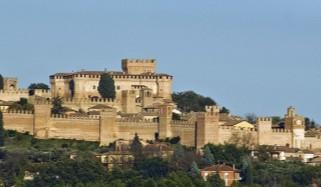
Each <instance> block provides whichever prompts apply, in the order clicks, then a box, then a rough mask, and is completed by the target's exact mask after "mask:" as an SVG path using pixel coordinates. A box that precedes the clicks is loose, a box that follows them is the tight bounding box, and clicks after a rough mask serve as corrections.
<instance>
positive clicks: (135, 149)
mask: <svg viewBox="0 0 321 187" xmlns="http://www.w3.org/2000/svg"><path fill="white" fill-rule="evenodd" d="M130 150H131V152H132V153H133V155H134V157H135V160H136V161H137V160H140V159H142V157H143V145H142V143H141V142H140V140H139V136H138V134H137V133H136V134H135V137H134V139H133V142H132V144H131V146H130Z"/></svg>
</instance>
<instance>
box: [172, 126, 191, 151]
mask: <svg viewBox="0 0 321 187" xmlns="http://www.w3.org/2000/svg"><path fill="white" fill-rule="evenodd" d="M195 130H196V128H195V124H191V123H189V122H185V121H172V122H171V132H172V137H177V136H179V137H180V138H181V143H182V144H183V145H187V146H195Z"/></svg>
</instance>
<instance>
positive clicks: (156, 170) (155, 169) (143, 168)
mask: <svg viewBox="0 0 321 187" xmlns="http://www.w3.org/2000/svg"><path fill="white" fill-rule="evenodd" d="M135 169H136V170H137V171H139V173H140V174H142V175H143V176H144V177H151V178H154V179H155V178H161V177H165V176H166V175H167V174H168V172H169V163H168V162H167V161H164V160H163V159H161V158H150V159H141V160H139V161H137V162H136V163H135Z"/></svg>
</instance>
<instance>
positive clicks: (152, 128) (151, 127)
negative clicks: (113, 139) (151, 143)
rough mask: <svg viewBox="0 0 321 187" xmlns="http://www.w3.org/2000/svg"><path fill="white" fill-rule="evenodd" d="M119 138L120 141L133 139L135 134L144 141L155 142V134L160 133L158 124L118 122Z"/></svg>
mask: <svg viewBox="0 0 321 187" xmlns="http://www.w3.org/2000/svg"><path fill="white" fill-rule="evenodd" d="M117 126H118V137H119V138H120V139H129V140H131V139H133V138H134V136H135V133H137V134H138V136H139V138H141V139H144V140H155V134H156V133H158V123H152V122H151V123H146V122H142V123H139V122H137V123H136V122H117Z"/></svg>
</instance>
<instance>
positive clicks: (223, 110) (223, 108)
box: [220, 106, 230, 114]
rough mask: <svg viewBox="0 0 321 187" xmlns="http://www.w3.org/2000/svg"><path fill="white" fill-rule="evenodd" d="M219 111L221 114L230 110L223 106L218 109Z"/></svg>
mask: <svg viewBox="0 0 321 187" xmlns="http://www.w3.org/2000/svg"><path fill="white" fill-rule="evenodd" d="M220 113H221V114H229V113H230V110H229V109H227V108H225V107H224V106H223V107H222V108H221V110H220Z"/></svg>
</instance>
